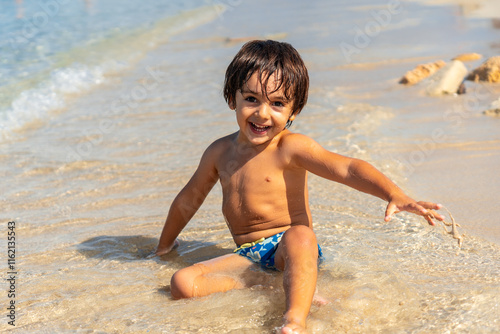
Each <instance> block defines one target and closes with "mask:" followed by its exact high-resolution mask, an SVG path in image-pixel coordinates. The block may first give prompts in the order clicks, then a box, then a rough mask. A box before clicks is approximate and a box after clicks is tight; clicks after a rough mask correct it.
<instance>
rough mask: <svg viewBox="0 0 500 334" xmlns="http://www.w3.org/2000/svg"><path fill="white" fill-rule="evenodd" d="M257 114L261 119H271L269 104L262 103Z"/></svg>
mask: <svg viewBox="0 0 500 334" xmlns="http://www.w3.org/2000/svg"><path fill="white" fill-rule="evenodd" d="M257 114H258V116H259V117H260V118H263V119H267V118H268V117H269V106H268V105H267V103H261V105H260V106H259V109H257Z"/></svg>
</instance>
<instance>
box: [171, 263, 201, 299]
mask: <svg viewBox="0 0 500 334" xmlns="http://www.w3.org/2000/svg"><path fill="white" fill-rule="evenodd" d="M196 277H197V275H196V274H195V273H194V272H193V268H192V267H187V268H184V269H181V270H179V271H177V272H176V273H175V274H174V275H173V276H172V278H171V279H170V292H171V294H172V298H174V299H181V298H192V297H195V295H194V290H195V289H194V284H195V279H196Z"/></svg>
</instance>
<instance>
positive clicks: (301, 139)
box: [279, 130, 316, 150]
mask: <svg viewBox="0 0 500 334" xmlns="http://www.w3.org/2000/svg"><path fill="white" fill-rule="evenodd" d="M312 143H316V142H315V141H314V139H312V138H311V137H308V136H306V135H303V134H301V133H296V132H291V131H289V130H286V132H284V133H283V135H282V136H281V138H280V143H279V145H280V146H282V147H283V148H286V149H293V150H296V149H303V148H305V147H308V146H310V145H311V144H312Z"/></svg>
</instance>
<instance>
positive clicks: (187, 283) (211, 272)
mask: <svg viewBox="0 0 500 334" xmlns="http://www.w3.org/2000/svg"><path fill="white" fill-rule="evenodd" d="M251 267H255V268H256V265H255V264H254V263H253V262H252V261H250V260H249V259H247V258H244V257H243V256H240V255H237V254H228V255H224V256H220V257H217V258H214V259H211V260H208V261H203V262H200V263H196V264H194V265H192V266H189V267H186V268H184V269H181V270H179V271H177V272H176V273H175V274H174V275H173V276H172V279H171V281H170V290H171V293H172V297H173V298H174V299H180V298H191V297H202V296H206V295H209V294H212V293H215V292H224V291H228V290H232V289H241V288H244V287H250V286H252V285H255V284H257V282H256V281H255V278H256V277H255V276H258V275H259V272H258V271H257V270H256V271H255V275H250V276H251V277H248V273H247V275H243V274H244V273H245V272H246V271H247V270H248V269H250V268H251ZM251 279H254V281H251Z"/></svg>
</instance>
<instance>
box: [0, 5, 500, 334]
mask: <svg viewBox="0 0 500 334" xmlns="http://www.w3.org/2000/svg"><path fill="white" fill-rule="evenodd" d="M48 3H51V2H49V1H45V2H44V1H41V2H39V3H38V2H33V3H26V2H22V3H20V2H17V3H16V2H14V1H12V2H7V1H3V2H1V5H2V12H1V13H2V14H1V15H2V18H3V19H2V20H1V23H0V24H2V26H1V27H2V36H8V37H7V38H6V39H5V38H3V39H2V43H3V44H2V53H1V54H2V63H1V65H0V66H1V67H0V68H1V70H2V71H1V73H2V83H1V84H2V86H1V87H0V89H1V94H0V101H1V103H2V107H1V109H0V113H1V116H0V117H1V120H2V122H1V124H2V126H1V131H2V139H1V141H0V148H1V151H0V152H1V153H0V161H1V164H0V173H1V174H0V175H1V177H2V192H1V194H0V195H1V197H0V200H1V205H2V212H1V215H0V218H1V222H2V225H3V227H2V231H4V232H2V233H3V235H2V237H1V238H0V240H1V244H0V245H1V247H2V252H1V254H2V259H5V261H4V263H7V258H6V256H4V255H3V254H5V255H7V254H8V253H7V248H8V244H7V236H8V231H9V229H8V226H9V225H8V222H9V221H11V222H15V229H14V230H15V232H16V243H15V247H16V258H15V265H14V266H15V267H14V270H15V272H16V274H15V277H16V280H15V285H14V288H15V296H14V297H12V296H11V297H9V296H8V294H7V293H6V292H5V293H4V294H2V296H1V299H0V301H1V303H2V309H4V313H3V314H4V315H5V316H4V317H2V318H3V320H2V321H1V322H0V326H1V327H0V328H1V329H2V330H5V331H7V330H9V331H13V332H20V333H193V332H204V333H233V332H234V333H250V332H252V333H254V332H259V333H270V332H273V330H274V329H275V328H276V327H278V326H279V325H280V323H281V315H282V313H283V311H284V302H285V301H284V296H283V292H282V284H281V275H280V274H279V273H268V279H269V282H270V285H271V286H272V287H255V288H252V289H249V290H240V291H231V292H228V293H223V294H215V295H213V296H208V297H205V298H199V299H191V300H180V301H173V300H172V299H171V297H170V292H169V281H170V277H171V276H172V274H173V273H174V272H175V271H176V270H178V269H180V268H182V267H185V266H187V265H190V264H193V263H196V262H199V261H203V260H206V259H209V258H213V257H215V256H219V255H223V254H227V253H229V252H231V251H232V249H233V248H234V243H233V241H232V239H231V236H230V234H229V232H228V230H227V227H226V225H225V223H224V219H223V217H222V214H221V190H220V187H219V186H216V187H215V188H214V190H212V192H211V193H210V195H209V196H208V198H207V199H206V201H205V202H204V204H203V206H202V208H201V209H200V210H199V212H198V213H197V214H196V215H195V217H193V219H192V220H191V222H190V223H189V224H188V226H187V227H186V228H185V229H184V231H183V232H182V233H181V235H180V237H179V239H180V241H181V245H180V247H179V248H178V249H177V250H176V251H174V252H173V253H172V254H169V255H167V256H164V257H163V258H161V259H158V258H155V259H147V255H148V254H150V253H151V252H152V251H153V250H154V249H155V247H156V245H157V241H158V237H159V234H160V232H161V228H162V226H163V222H164V219H165V216H166V213H167V211H168V208H169V204H170V203H171V201H172V200H173V198H174V197H175V195H176V194H177V193H178V191H179V190H180V189H181V188H182V187H183V186H184V184H185V183H186V182H187V180H188V179H189V177H190V176H191V174H192V173H193V171H194V170H195V168H196V166H197V163H198V161H199V158H200V156H201V154H202V153H203V151H204V149H205V148H206V147H207V146H208V145H209V144H210V143H211V142H212V141H213V140H215V139H217V138H219V137H221V136H223V135H225V134H228V133H231V132H234V131H236V130H237V126H236V122H235V119H234V115H233V112H232V111H231V110H229V108H228V107H227V105H226V104H225V103H224V101H223V98H222V96H221V90H222V83H223V77H224V72H225V69H226V67H227V65H228V64H229V62H230V61H231V59H232V57H233V56H234V54H235V53H236V52H237V51H238V49H239V48H240V47H241V45H242V43H244V42H245V41H247V40H251V39H254V38H272V39H279V40H284V41H287V42H290V43H292V44H293V45H294V46H295V47H296V48H297V49H298V50H299V52H300V53H301V55H302V57H303V58H304V60H305V62H306V65H307V66H308V68H309V74H310V77H311V89H310V96H309V102H308V104H307V106H306V108H305V109H304V110H303V111H302V113H301V114H300V115H299V116H298V117H297V119H296V121H295V122H294V124H293V126H292V128H291V130H292V131H296V132H301V133H304V134H306V135H309V136H311V137H313V138H314V139H315V140H317V141H318V142H319V143H320V144H322V145H323V146H324V147H326V148H328V149H329V150H332V151H334V152H337V153H340V154H345V155H349V156H353V157H356V158H361V159H364V160H367V161H369V162H371V163H372V164H374V165H375V166H376V167H377V168H378V169H380V170H382V171H383V172H384V173H385V174H387V175H388V176H389V177H390V178H391V179H393V180H395V182H396V183H397V184H399V185H400V186H401V187H402V188H403V189H405V191H406V192H407V193H408V194H410V195H411V196H414V197H415V198H418V199H419V200H420V199H422V200H431V201H435V202H441V203H442V204H444V205H446V207H447V208H448V209H449V210H450V211H451V212H452V214H453V215H454V216H455V219H456V220H457V222H459V223H460V224H461V226H462V227H461V229H460V231H461V232H465V233H466V236H465V238H464V242H463V245H462V248H461V249H459V248H458V244H457V241H456V240H454V239H453V238H452V237H451V235H449V234H446V233H445V232H444V231H443V229H442V227H440V226H439V225H438V226H436V227H431V226H428V225H427V223H426V222H425V220H424V219H423V218H421V217H417V216H414V215H412V214H407V213H401V214H398V215H396V216H395V217H394V218H393V220H392V221H391V222H389V223H385V222H384V221H383V215H384V210H385V205H386V203H384V202H383V201H381V200H379V199H377V198H374V197H371V196H369V195H365V194H361V193H358V192H356V191H354V190H352V189H349V188H346V187H345V186H342V185H339V184H335V183H332V182H330V181H326V180H323V179H321V178H318V177H316V176H314V175H311V176H310V181H309V193H310V202H311V210H312V214H313V220H314V229H315V231H316V234H317V235H318V241H319V242H320V244H321V246H322V248H323V251H324V254H325V261H323V263H322V265H321V268H320V274H319V279H318V291H319V293H320V294H321V295H322V296H323V297H324V298H326V299H328V300H329V301H330V303H329V304H327V305H324V306H313V307H312V309H311V314H310V316H309V318H308V322H307V325H308V329H309V331H310V332H311V333H336V332H338V333H344V332H345V333H372V332H384V333H403V332H404V333H407V332H409V333H446V332H454V333H496V332H498V330H499V329H500V324H499V320H498V319H499V318H500V313H499V312H500V311H499V302H500V300H499V299H500V297H499V296H500V279H499V277H500V249H499V247H500V246H499V245H500V232H499V229H498V218H497V217H498V209H497V207H496V200H495V195H496V191H497V189H498V186H499V185H498V178H496V177H495V175H496V174H495V173H496V171H495V166H498V162H499V155H498V147H499V143H500V138H499V134H498V133H499V132H498V126H499V123H498V119H496V118H490V117H486V116H485V115H483V114H482V113H481V108H483V107H486V106H487V105H488V103H489V102H490V101H491V100H493V99H495V98H496V97H498V95H499V93H500V91H499V90H498V87H497V86H495V85H488V86H481V85H475V84H472V83H467V88H468V90H469V95H467V94H466V95H463V96H446V97H443V98H430V97H427V96H425V94H423V93H422V90H421V87H418V86H417V87H402V86H400V85H399V84H398V83H397V82H398V79H399V78H400V77H401V76H402V74H404V72H406V70H408V69H410V68H412V67H413V66H415V65H416V64H418V63H422V62H428V61H435V60H436V59H441V58H443V59H444V60H448V59H450V58H451V57H453V56H456V55H457V54H459V53H462V52H466V51H467V52H470V51H475V52H479V53H483V54H484V55H485V56H492V55H495V53H496V54H498V50H499V49H498V45H497V44H496V39H495V38H496V36H498V30H497V29H496V28H495V26H496V25H495V22H496V21H495V20H494V19H492V18H484V17H476V16H475V15H473V14H474V13H477V11H476V10H474V9H471V8H470V7H468V6H466V5H460V4H459V3H458V2H457V3H453V2H451V3H448V4H441V5H439V6H428V5H427V4H422V3H418V2H403V1H401V2H394V1H391V2H389V1H387V2H385V1H378V2H376V3H374V2H373V1H357V2H347V1H346V2H342V1H336V2H331V1H319V0H318V1H311V2H307V3H306V2H300V1H286V2H285V1H273V2H264V1H252V2H249V1H217V2H215V1H213V2H211V1H200V2H195V1H193V2H191V3H188V2H180V1H179V2H178V3H176V2H168V3H167V2H161V1H152V2H151V1H149V2H147V3H139V2H137V1H122V2H118V1H116V2H114V1H107V2H101V1H87V2H71V3H70V2H67V3H63V2H62V1H60V2H58V4H59V7H58V10H57V11H56V9H55V5H53V6H54V7H51V8H54V9H53V12H54V14H53V15H52V16H50V11H49V10H48V9H47V11H48V12H46V11H44V9H43V8H42V7H41V4H48ZM481 4H482V3H481V2H478V3H477V8H476V9H477V10H479V11H480V10H481ZM4 9H5V10H4ZM42 12H43V13H45V15H46V16H47V18H48V19H47V21H46V22H45V21H43V20H42V17H45V16H43V14H38V15H37V13H42ZM18 16H20V18H18ZM36 20H39V21H36ZM30 21H31V22H32V23H33V22H38V23H39V24H38V26H37V25H35V27H36V28H37V29H38V30H39V31H37V33H36V34H34V35H33V36H31V35H30V34H28V33H27V32H26V31H28V30H27V29H29V28H25V27H24V25H25V24H27V25H29V22H30ZM26 22H28V23H26ZM43 22H45V24H44V25H42V24H41V23H43ZM4 29H5V30H4ZM23 29H26V31H23ZM4 31H5V32H6V33H5V34H4ZM25 33H26V34H25ZM28 37H29V38H28ZM22 38H26V39H27V40H28V42H26V44H23V43H21V45H18V46H17V47H18V49H17V50H18V51H16V49H15V48H13V46H12V45H11V44H9V43H11V41H12V40H14V41H21V40H22ZM21 50H22V51H21ZM16 52H17V53H16ZM479 63H480V61H479V62H476V63H472V64H467V66H468V67H469V68H470V67H473V66H476V65H478V64H479ZM485 92H486V93H485ZM471 98H472V100H471ZM473 102H475V104H474V105H473V107H474V108H472V107H469V106H470V105H472V104H471V103H473ZM459 111H460V112H459ZM452 116H453V117H452ZM8 271H9V270H8V268H7V267H6V265H5V266H4V269H3V272H2V274H3V275H4V276H5V275H7V273H8ZM2 284H3V285H2V291H7V290H8V289H9V287H10V285H8V283H5V281H2ZM12 301H14V303H15V325H16V326H12V325H10V324H9V323H8V321H10V320H11V319H10V318H8V317H7V315H8V312H9V311H8V310H7V307H8V305H10V304H9V303H11V302H12Z"/></svg>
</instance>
